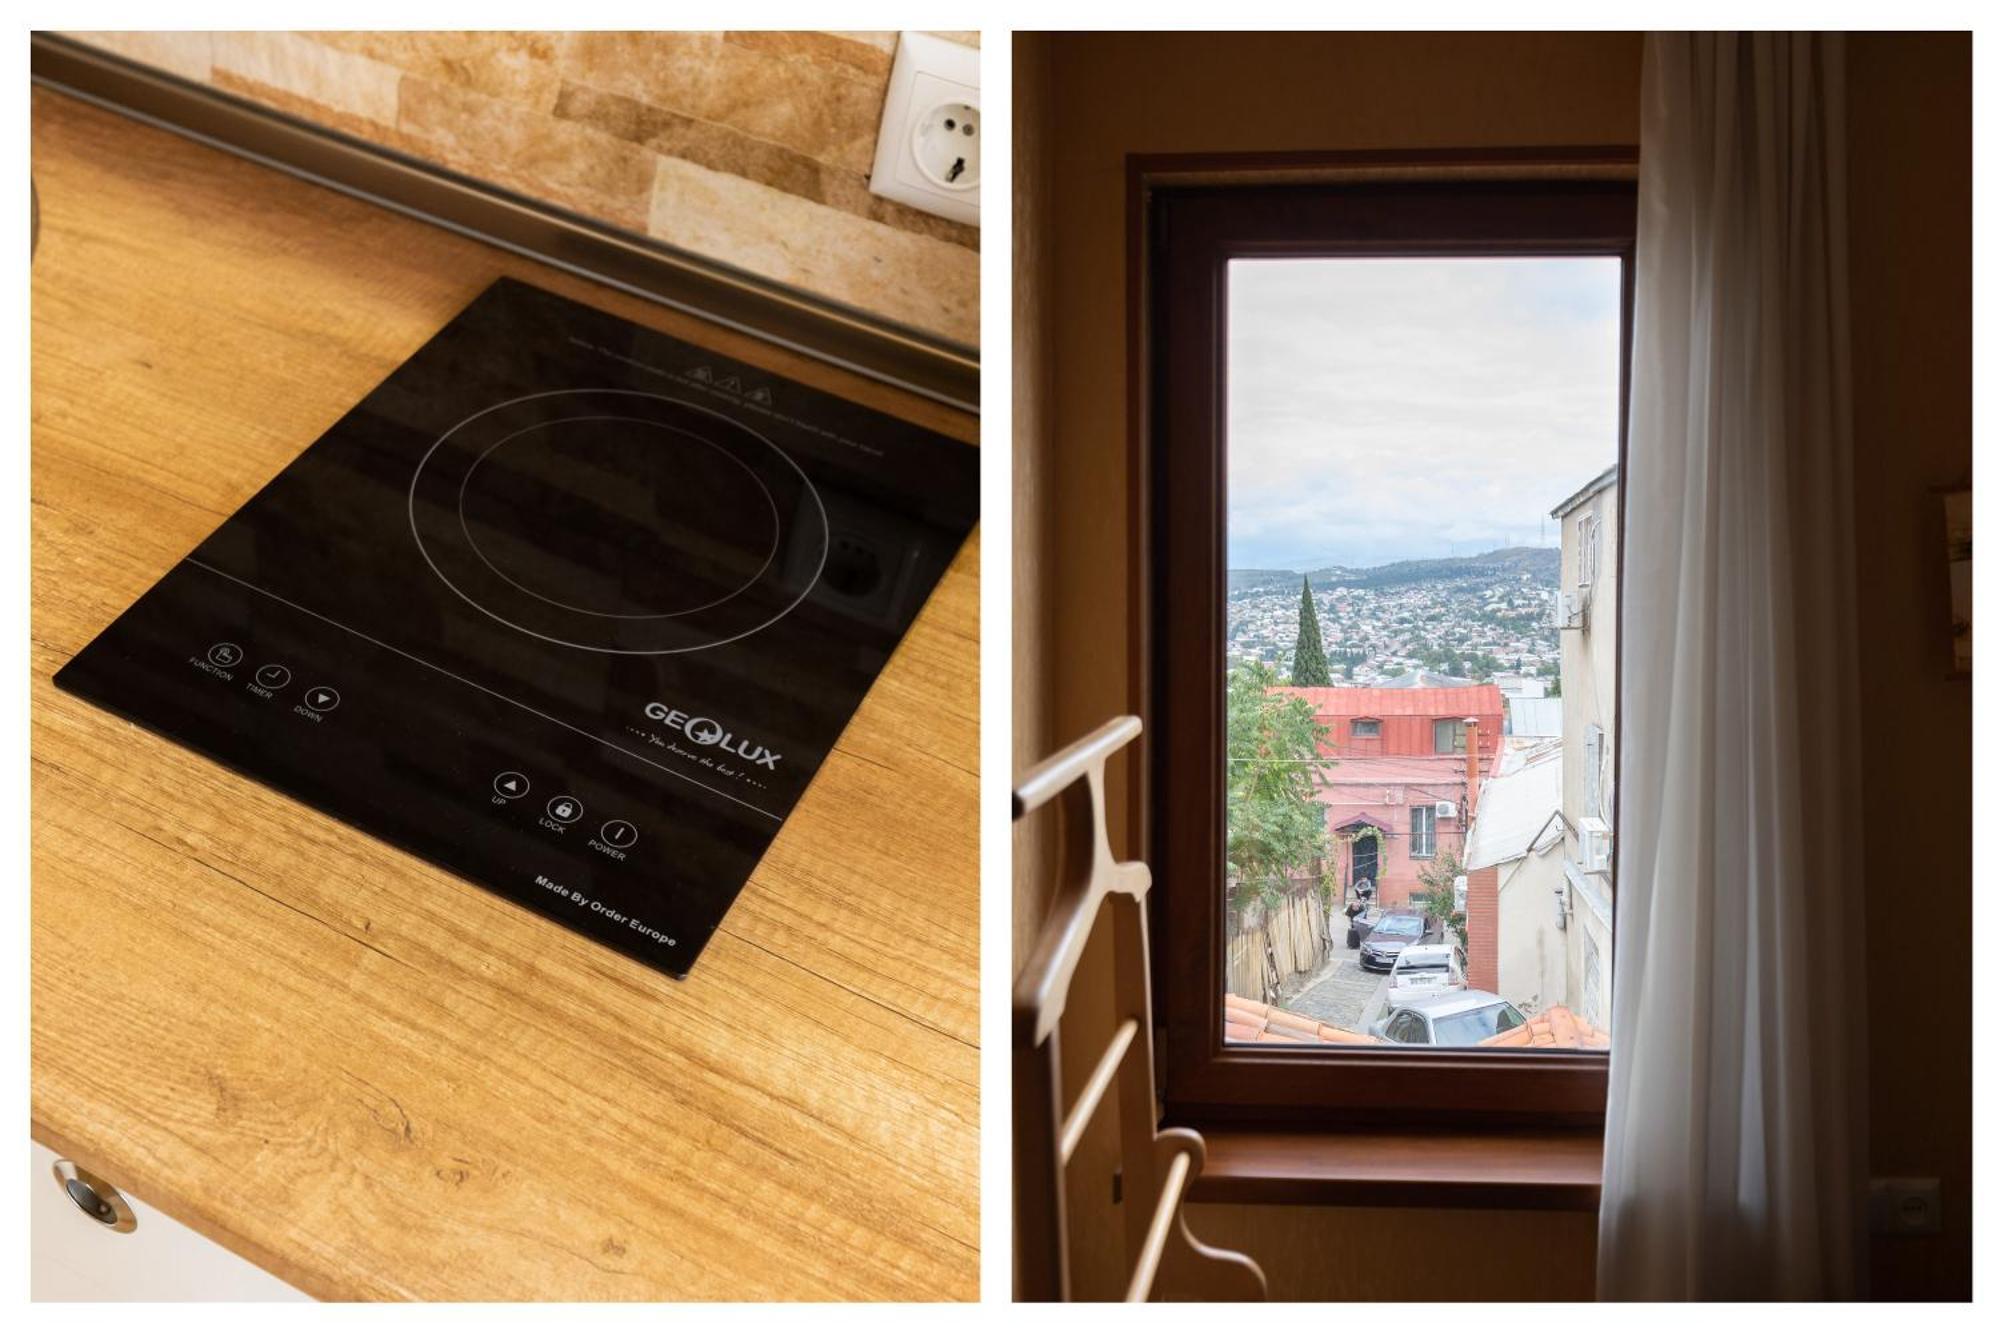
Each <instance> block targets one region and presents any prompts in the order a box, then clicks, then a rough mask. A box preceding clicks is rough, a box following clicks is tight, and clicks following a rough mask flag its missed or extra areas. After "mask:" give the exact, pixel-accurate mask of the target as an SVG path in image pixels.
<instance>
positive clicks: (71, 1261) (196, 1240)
mask: <svg viewBox="0 0 2000 1335" xmlns="http://www.w3.org/2000/svg"><path fill="white" fill-rule="evenodd" d="M28 1149H29V1155H28V1178H29V1181H28V1200H29V1202H30V1205H29V1212H28V1250H29V1254H30V1257H31V1262H30V1271H29V1273H30V1282H29V1297H31V1298H32V1299H33V1300H34V1301H36V1302H174V1301H183V1302H231V1301H234V1302H309V1301H311V1300H310V1299H309V1298H307V1297H306V1295H305V1294H303V1293H301V1292H299V1290H297V1289H295V1288H293V1287H292V1286H291V1285H289V1284H287V1283H285V1282H284V1281H283V1280H281V1279H279V1278H278V1277H277V1276H275V1275H272V1274H270V1273H269V1272H267V1271H264V1270H260V1269H258V1268H257V1267H256V1266H254V1265H251V1264H250V1263H249V1262H248V1261H246V1260H244V1259H243V1258H242V1257H240V1256H238V1255H237V1254H236V1253H234V1252H232V1251H230V1250H228V1249H227V1248H225V1247H221V1246H218V1245H217V1244H216V1243H213V1242H210V1241H209V1240H208V1239H207V1238H205V1237H203V1236H202V1235H201V1234H199V1233H197V1232H195V1231H194V1230H193V1229H191V1228H189V1227H187V1226H186V1225H185V1224H180V1223H176V1222H175V1221H174V1220H172V1219H169V1218H168V1217H167V1216H165V1215H163V1214H161V1213H160V1212H159V1211H158V1210H155V1209H154V1208H153V1207H152V1206H150V1205H148V1204H146V1203H145V1202H144V1201H142V1200H139V1199H138V1198H136V1197H134V1196H133V1195H132V1194H131V1193H130V1192H128V1191H125V1190H123V1189H122V1188H120V1190H119V1195H120V1196H121V1197H122V1198H123V1200H124V1202H125V1205H126V1207H127V1208H128V1209H129V1210H130V1211H131V1216H132V1221H133V1224H134V1227H133V1228H132V1229H131V1230H130V1231H129V1232H118V1231H115V1230H113V1229H112V1228H109V1227H107V1226H106V1225H104V1224H101V1223H99V1222H98V1221H97V1220H95V1219H93V1218H92V1217H91V1216H89V1215H87V1214H85V1213H84V1212H83V1211H82V1210H81V1209H79V1208H78V1207H77V1205H76V1203H75V1202H74V1201H72V1200H71V1199H70V1197H69V1195H68V1194H67V1193H66V1192H65V1191H64V1189H63V1185H62V1183H61V1182H60V1181H59V1180H58V1179H57V1175H56V1163H57V1159H58V1156H57V1155H56V1153H55V1151H53V1150H51V1149H49V1148H48V1147H47V1146H45V1145H40V1144H37V1143H35V1142H34V1141H29V1142H28ZM112 1185H113V1186H117V1184H116V1183H115V1182H114V1183H112Z"/></svg>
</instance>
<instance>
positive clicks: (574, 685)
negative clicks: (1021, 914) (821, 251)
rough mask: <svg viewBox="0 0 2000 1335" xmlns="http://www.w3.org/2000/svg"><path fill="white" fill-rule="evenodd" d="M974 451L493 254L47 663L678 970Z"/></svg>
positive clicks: (118, 708) (305, 795) (808, 750)
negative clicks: (277, 464)
mask: <svg viewBox="0 0 2000 1335" xmlns="http://www.w3.org/2000/svg"><path fill="white" fill-rule="evenodd" d="M976 455H977V452H976V451H975V450H974V449H973V448H971V447H970V446H967V445H965V444H962V443H960V442H958V441H954V440H951V439H948V438H946V437H944V436H941V435H938V434H936V433H934V432H932V431H928V430H925V429H923V428H920V427H917V426H914V425H911V424H910V423H907V422H902V421H899V420H897V419H895V418H893V417H889V416H887V415H885V414H882V413H879V412H876V411H874V410H872V409H869V408H865V407H863V406H861V405H859V404H855V403H851V402H848V401H847V400H844V399H841V398H838V397H835V396H834V395H831V394H827V393H824V392H821V391H819V390H815V389H811V388H808V387H806V386H804V385H800V384H796V383H794V382H792V381H790V380H787V379H785V378H783V377H781V376H777V375H773V374H771V373H770V372H768V371H762V370H759V369H757V368H755V367H753V366H750V365H747V364H744V363H741V362H737V361H733V360H731V359H730V358H728V357H724V356H720V355H718V354H717V353H715V352H713V351H710V350H708V349H705V348H702V347H699V346H696V345H693V344H690V343H686V342H683V341H681V340H679V339H675V338H670V337H668V336H666V335H664V334H660V333H656V332H654V331H652V330H649V329H643V328H641V327H639V326H638V325H635V324H632V323H630V322H628V321H625V320H622V319H619V318H617V317H615V316H611V315H607V314H605V313H604V312H602V311H598V310H594V309H592V308H590V307H588V306H585V305H581V304H579V303H577V302H574V301H571V300H568V299H566V298H563V297H558V296H555V295H554V294H552V293H549V292H545V291H542V290H540V289H538V288H535V287H531V286H529V285H527V284H524V283H520V282H517V281H514V280H512V279H502V280H500V281H499V282H496V283H495V284H494V285H493V286H492V287H490V288H488V289H487V290H486V291H485V292H484V293H483V294H481V295H480V296H479V297H478V299H476V300H475V301H474V302H473V303H472V304H471V305H470V306H468V307H466V309H465V310H464V311H462V312H461V313H460V314H459V315H458V316H457V317H456V318H454V319H453V320H452V321H451V323H450V324H448V325H446V326H445V328H444V329H443V330H442V331H441V332H439V333H438V334H437V335H436V336H435V337H433V338H432V339H431V340H430V342H428V343H427V344H425V345H424V347H423V348H422V349H421V350H420V351H418V352H417V354H416V355H415V356H413V357H411V358H410V360H409V361H407V362H405V363H404V364H403V365H402V366H401V367H399V368H398V369H397V370H396V371H395V372H394V373H393V374H391V375H390V376H389V378H388V379H387V380H385V381H383V382H382V384H381V385H379V386H378V387H377V388H376V389H375V390H374V392H372V393H371V394H369V395H368V397H367V398H365V399H363V400H362V401H361V402H360V403H359V404H357V405H356V406H355V407H354V408H353V409H352V410H351V411H350V412H348V413H347V414H346V416H344V417H342V418H341V419H340V420H339V421H338V422H336V423H335V424H334V425H333V427H332V428H331V429H330V430H329V431H327V432H326V434H325V435H323V436H321V437H320V438H319V440H318V441H316V442H315V443H314V444H313V445H311V446H310V447H309V448H308V449H306V450H305V452H304V453H302V454H300V455H299V456H298V457H297V458H296V459H294V460H293V461H292V462H291V464H290V465H288V466H287V467H286V468H285V470H284V471H283V472H281V473H279V474H278V475H277V477H275V478H273V479H272V480H271V481H270V483H269V484H267V485H266V486H265V487H264V488H263V490H261V491H259V492H258V493H257V495H256V496H255V497H253V498H252V499H251V500H250V502H249V503H248V504H246V505H245V506H244V507H243V508H242V509H241V510H238V511H237V512H236V513H235V514H234V515H232V516H230V518H229V519H228V520H226V521H225V522H224V523H223V524H222V526H221V527H220V528H218V529H216V530H215V532H214V533H212V534H210V535H209V537H208V538H207V540H206V541H204V542H203V543H202V544H201V545H200V546H199V547H197V548H195V550H194V551H193V552H192V553H191V554H190V555H188V556H187V557H186V558H185V559H183V560H182V561H181V562H180V564H178V565H176V566H175V567H174V568H173V569H171V570H170V571H168V572H167V574H166V575H165V577H163V578H162V579H161V580H160V581H159V583H157V584H155V585H154V586H153V588H152V589H151V590H150V591H149V592H147V593H146V595H145V596H144V597H142V598H140V599H139V601H138V602H136V603H134V604H133V605H132V607H131V608H130V609H129V610H127V611H126V612H125V613H124V614H123V615H122V616H120V617H119V618H118V619H117V620H116V621H115V622H113V623H112V624H111V626H110V627H109V628H108V629H106V630H105V631H104V632H103V633H102V634H100V635H99V636H98V637H97V638H96V639H95V640H93V641H92V642H91V643H90V645H89V646H88V647H86V648H85V649H84V650H83V652H82V653H80V654H78V655H77V656H76V657H75V658H74V659H72V660H71V661H70V662H69V663H68V664H67V665H65V666H64V667H63V669H62V670H61V671H60V672H58V673H57V674H56V678H55V680H56V684H57V685H58V686H60V687H62V688H63V689H65V690H68V691H72V692H74V693H76V694H77V695H80V696H82V697H84V698H85V699H88V700H91V701H93V702H95V703H97V704H99V705H101V706H103V707H104V708H106V709H109V710H112V711H114V712H116V713H118V714H120V715H122V716H124V717H126V718H128V719H130V720H132V721H133V722H135V723H137V724H139V725H141V726H143V727H146V728H148V729H151V730H152V731H154V732H158V733H161V734H163V735H165V736H166V737H169V738H171V739H173V740H174V741H176V742H179V743H181V744H183V745H185V746H188V747H191V748H193V749H194V750H196V751H199V752H202V753H203V754H205V755H208V756H210V757H212V758H213V759H215V760H217V761H220V762H221V763H223V764H225V765H227V766H229V767H231V768H233V769H236V770H239V771H241V772H243V773H244V774H247V775H249V776H251V777H253V778H255V779H258V780H260V781H261V782H264V783H267V784H269V785H270V786H272V787H274V788H277V789H279V790H281V791H283V792H285V793H287V794H290V795H291V796H293V797H296V798H298V799H300V800H301V801H304V802H306V803H308V804H310V805H312V806H314V807H316V808H318V809H319V810H321V811H323V812H325V813H327V814H328V815H331V816H334V817H337V818H338V819H340V820H343V821H346V822H348V823H350V824H352V825H355V826H357V827H359V828H361V829H362V830H365V831H367V832H369V833H370V834H372V835H375V836H376V837H378V838H381V839H384V840H387V841H388V842H390V843H392V844H395V845H397V846H399V847H401V848H403V849H406V850H408V851H410V852H412V853H415V854H417V855H418V856H421V857H423V858H426V859H428V860H429V861H431V862H434V863H436V864H438V865H439V866H442V867H445V868H447V869H449V870H451V871H453V872H455V873H457V874H459V875H461V876H463V877H466V878H467V879H469V880H472V881H474V882H476V883H478V884H480V885H482V886H484V887H486V888H487V889H489V890H492V891H493V892H495V893H497V894H500V895H502V896H505V897H506V898H507V899H510V900H513V901H514V902H515V903H517V904H520V905H523V906H525V907H527V908H529V909H532V910H533V911H534V912H536V913H539V914H541V915H543V916H544V917H546V918H549V919H552V920H553V921H555V922H557V923H560V924H562V925H563V926H565V927H568V928H570V929H572V930H574V931H576V932H580V933H582V934H584V935H585V936H588V937H591V938H593V939H594V940H596V941H599V942H601V943H603V944H604V945H607V946H610V947H611V948H613V949H614V950H618V951H622V952H623V953H625V954H627V955H630V956H633V957H635V958H637V959H639V960H642V961H644V962H645V963H647V964H649V965H652V966H654V967H655V968H658V969H661V970H663V971H665V972H667V973H670V974H673V975H675V976H677V977H681V976H685V975H686V973H687V971H688V969H689V968H690V966H692V965H693V963H694V961H695V958H696V957H697V956H698V955H700V953H701V951H702V948H703V946H704V945H705V944H706V943H707V942H708V940H709V938H710V936H711V935H713V933H714V932H715V930H716V927H717V926H718V924H719V923H720V922H721V921H722V917H723V914H724V913H725V912H726V911H727V909H728V908H729V905H730V903H731V902H732V901H733V900H734V899H735V898H736V895H737V893H738V892H739V891H740V890H741V889H742V888H743V885H744V883H745V881H746V880H747V879H748V877H749V876H750V874H751V871H752V870H753V869H754V868H755V867H756V865H757V862H758V860H759V859H760V858H761V857H762V856H763V854H764V851H765V849H766V848H767V847H768V846H769V845H770V843H771V840H772V839H773V837H774V836H775V835H776V834H777V832H778V830H779V827H780V826H782V825H783V824H784V821H785V819H786V817H787V816H788V815H789V814H790V813H791V811H792V808H793V807H794V806H795V805H796V804H797V802H798V801H799V798H800V797H801V796H802V795H803V794H804V792H805V790H806V786H807V784H808V783H810V782H811V780H812V777H813V774H814V772H815V771H817V770H818V769H819V767H820V764H821V762H823V761H824V760H825V759H826V757H827V754H828V752H829V751H831V750H832V748H833V745H834V743H835V741H836V740H837V739H838V738H839V736H840V733H841V730H842V729H843V728H844V727H845V726H846V725H847V721H848V719H849V718H850V717H851V716H852V714H853V713H854V710H855V708H856V707H857V706H858V705H859V704H860V702H861V699H862V696H863V695H864V694H865V693H866V692H867V690H868V688H869V686H870V685H871V683H873V681H874V680H875V677H876V675H877V674H878V673H879V672H880V671H881V670H882V667H883V665H884V664H885V663H886V662H887V661H888V659H889V655H890V653H891V652H892V651H893V650H894V649H895V647H896V645H897V643H898V641H900V640H901V638H902V636H903V633H904V632H905V631H906V630H907V629H908V628H909V625H910V623H911V621H912V620H913V619H914V618H915V617H916V615H917V612H918V610H919V609H920V608H921V607H922V605H923V603H924V600H925V599H926V598H927V597H928V596H929V594H930V592H931V589H932V588H933V587H934V586H935V585H936V583H937V581H938V579H939V578H940V576H942V575H943V573H944V570H945V568H946V566H947V565H948V564H949V563H950V561H951V559H952V557H953V555H954V554H955V553H956V552H957V550H958V548H959V546H960V545H961V544H962V543H963V542H964V540H965V538H966V536H967V534H968V533H969V532H970V530H971V528H972V525H973V523H974V522H975V520H976V518H977V514H978V477H977V458H976ZM882 818H883V819H884V820H907V819H914V818H916V813H912V812H905V811H885V812H883V813H882ZM824 855H825V856H827V857H838V856H839V850H838V849H837V848H828V849H826V850H824ZM473 945H474V946H475V947H476V942H475V943H473Z"/></svg>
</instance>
